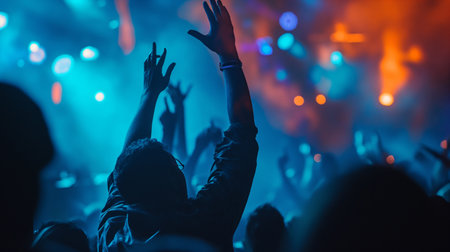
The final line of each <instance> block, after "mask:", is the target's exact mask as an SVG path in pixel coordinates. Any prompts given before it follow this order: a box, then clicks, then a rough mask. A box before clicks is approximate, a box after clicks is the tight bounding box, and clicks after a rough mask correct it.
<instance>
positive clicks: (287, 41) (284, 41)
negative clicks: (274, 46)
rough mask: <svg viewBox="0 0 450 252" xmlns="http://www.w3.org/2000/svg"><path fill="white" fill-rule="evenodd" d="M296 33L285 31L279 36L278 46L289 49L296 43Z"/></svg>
mask: <svg viewBox="0 0 450 252" xmlns="http://www.w3.org/2000/svg"><path fill="white" fill-rule="evenodd" d="M294 43H295V39H294V35H292V34H291V33H285V34H283V35H281V36H280V37H279V38H278V47H279V48H280V49H281V50H289V49H291V47H292V46H293V45H294Z"/></svg>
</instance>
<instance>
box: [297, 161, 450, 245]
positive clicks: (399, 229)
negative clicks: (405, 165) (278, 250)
mask: <svg viewBox="0 0 450 252" xmlns="http://www.w3.org/2000/svg"><path fill="white" fill-rule="evenodd" d="M433 218H434V217H433V214H431V211H430V208H429V201H428V198H427V195H426V194H425V192H424V191H423V190H422V188H420V186H418V185H417V184H416V183H415V182H414V181H412V180H411V179H410V178H409V177H407V176H406V175H405V174H403V173H402V172H401V171H399V170H395V169H394V168H392V167H384V166H369V167H362V168H360V169H359V170H357V171H354V172H352V173H351V174H348V175H345V176H342V177H339V178H338V179H336V180H334V181H332V182H331V183H329V184H327V185H325V186H324V187H322V188H321V189H319V190H318V191H317V192H316V193H315V194H314V195H313V196H312V198H311V202H310V203H309V204H308V205H307V206H306V208H305V209H304V212H303V222H302V225H303V227H302V229H301V230H302V232H299V235H298V236H297V238H298V244H300V245H301V247H302V251H337V250H342V251H411V250H412V251H435V250H434V249H436V248H434V247H433V246H434V245H436V244H432V243H431V242H430V241H431V238H432V237H433V236H435V235H434V234H432V233H433V232H434V231H435V227H433V226H432V223H434V222H433V221H432V219H433ZM442 242H443V241H441V245H442V244H443V243H442ZM439 246H440V245H439Z"/></svg>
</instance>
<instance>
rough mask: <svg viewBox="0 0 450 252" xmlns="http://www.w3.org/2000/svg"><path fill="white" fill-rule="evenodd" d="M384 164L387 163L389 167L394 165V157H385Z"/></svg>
mask: <svg viewBox="0 0 450 252" xmlns="http://www.w3.org/2000/svg"><path fill="white" fill-rule="evenodd" d="M386 163H388V164H390V165H392V164H394V163H395V158H394V156H393V155H389V156H387V157H386Z"/></svg>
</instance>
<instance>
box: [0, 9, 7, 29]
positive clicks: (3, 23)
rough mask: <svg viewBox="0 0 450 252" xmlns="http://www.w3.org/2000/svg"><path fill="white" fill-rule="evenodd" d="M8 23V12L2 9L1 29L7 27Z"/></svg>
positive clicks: (0, 13)
mask: <svg viewBox="0 0 450 252" xmlns="http://www.w3.org/2000/svg"><path fill="white" fill-rule="evenodd" d="M7 25H8V14H6V13H4V12H1V11H0V30H2V29H5V28H6V26H7Z"/></svg>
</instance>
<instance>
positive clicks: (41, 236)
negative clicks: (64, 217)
mask: <svg viewBox="0 0 450 252" xmlns="http://www.w3.org/2000/svg"><path fill="white" fill-rule="evenodd" d="M32 251H33V252H41V251H42V252H44V251H45V252H48V251H50V252H51V251H55V252H56V251H73V252H89V251H90V249H89V240H88V238H87V236H86V234H85V233H84V232H83V230H81V229H80V228H78V227H77V226H75V225H74V224H73V223H62V222H49V223H46V224H44V225H42V227H41V228H40V229H39V230H37V231H36V232H35V234H34V241H33V245H32Z"/></svg>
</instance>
